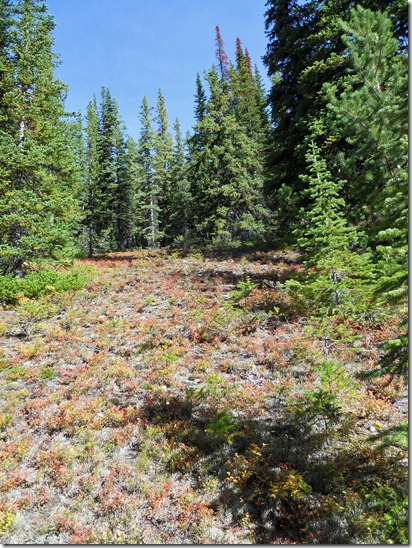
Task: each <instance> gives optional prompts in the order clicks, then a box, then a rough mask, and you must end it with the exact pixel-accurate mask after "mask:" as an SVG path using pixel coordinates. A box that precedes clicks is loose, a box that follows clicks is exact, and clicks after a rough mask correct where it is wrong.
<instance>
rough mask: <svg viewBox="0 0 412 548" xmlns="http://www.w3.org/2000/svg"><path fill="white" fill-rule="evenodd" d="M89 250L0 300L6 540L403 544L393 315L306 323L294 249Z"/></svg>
mask: <svg viewBox="0 0 412 548" xmlns="http://www.w3.org/2000/svg"><path fill="white" fill-rule="evenodd" d="M84 262H87V261H84ZM92 263H93V265H94V273H93V275H92V279H91V280H90V283H89V284H88V286H87V287H86V288H84V289H83V290H80V291H77V292H72V293H66V294H65V295H53V296H49V297H46V298H44V299H42V300H40V301H29V300H27V299H21V300H20V303H19V305H18V306H17V307H15V308H9V309H6V308H5V309H3V310H0V334H1V335H2V337H1V354H0V386H1V388H0V406H1V407H0V493H1V495H0V500H1V502H0V532H1V535H2V540H3V541H4V542H5V543H8V544H24V543H35V544H64V543H74V544H76V543H86V544H87V543H100V544H105V543H118V544H122V543H124V544H137V543H151V544H153V543H162V544H168V543H226V544H229V543H240V544H244V543H276V544H281V543H296V542H300V543H332V544H333V543H335V544H338V543H351V542H352V543H365V542H377V543H379V542H386V541H388V540H392V541H393V542H405V538H403V537H402V536H401V535H406V534H407V532H406V531H407V527H406V526H405V519H406V517H405V516H406V500H407V499H405V492H406V488H407V479H406V478H407V461H406V449H407V445H406V441H405V437H406V432H405V427H404V426H403V425H404V423H405V421H406V418H407V408H406V405H405V403H406V400H405V399H402V396H403V391H402V390H403V388H402V386H400V387H397V386H396V385H395V384H394V383H390V384H389V385H387V386H385V381H386V380H387V379H376V380H374V381H367V382H366V381H359V380H357V378H356V373H358V372H360V371H364V370H368V369H373V368H374V366H375V365H376V361H377V359H378V357H379V350H378V346H379V342H380V341H382V340H386V339H387V338H389V337H390V336H391V334H392V332H393V331H394V330H395V326H396V321H395V320H394V321H393V322H391V321H388V320H386V321H385V322H384V323H382V324H378V323H376V322H375V323H373V322H372V321H369V322H368V323H366V322H365V323H362V322H360V321H359V322H357V323H353V324H351V325H348V326H345V329H342V326H339V325H329V326H322V325H319V324H316V319H312V320H311V321H310V322H309V321H308V320H307V319H305V318H302V317H299V316H298V315H297V314H295V313H294V311H293V309H292V308H291V306H290V303H288V301H287V298H286V295H285V294H284V292H282V290H281V289H280V286H279V285H278V284H279V282H282V281H284V280H286V279H287V278H288V276H289V275H290V271H291V270H296V269H298V268H299V262H298V261H297V260H296V257H295V256H294V255H293V254H291V253H289V254H281V253H278V254H276V253H273V252H272V253H263V252H256V253H251V254H249V255H244V256H243V257H241V258H238V259H236V260H234V259H231V258H222V259H216V258H203V257H202V256H201V255H200V254H198V255H194V256H188V257H179V256H178V254H176V253H175V254H169V255H168V254H166V252H158V253H154V252H148V251H142V252H137V253H134V254H128V255H125V254H123V255H121V254H120V255H114V256H111V257H110V256H109V257H106V258H104V259H101V260H96V261H93V262H92ZM399 425H400V426H399ZM388 429H392V430H391V431H390V433H388V434H387V435H386V436H384V435H383V434H385V433H386V432H387V431H388ZM402 524H403V525H402ZM402 527H403V529H402ZM396 535H398V537H396Z"/></svg>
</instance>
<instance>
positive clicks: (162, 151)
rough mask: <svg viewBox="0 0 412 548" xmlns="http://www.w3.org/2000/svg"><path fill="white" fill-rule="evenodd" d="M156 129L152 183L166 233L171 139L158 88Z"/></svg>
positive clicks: (162, 226) (162, 229) (165, 232)
mask: <svg viewBox="0 0 412 548" xmlns="http://www.w3.org/2000/svg"><path fill="white" fill-rule="evenodd" d="M155 123H156V126H157V127H156V131H155V136H154V142H153V154H154V160H153V184H154V187H155V188H158V205H159V223H160V226H161V232H162V234H163V235H164V236H165V235H166V234H167V229H168V225H169V222H170V214H171V207H172V204H171V202H172V197H171V193H172V188H171V184H172V162H173V139H172V136H171V134H170V131H169V119H168V114H167V110H166V103H165V98H164V96H163V93H162V90H160V89H159V92H158V99H157V104H156V116H155Z"/></svg>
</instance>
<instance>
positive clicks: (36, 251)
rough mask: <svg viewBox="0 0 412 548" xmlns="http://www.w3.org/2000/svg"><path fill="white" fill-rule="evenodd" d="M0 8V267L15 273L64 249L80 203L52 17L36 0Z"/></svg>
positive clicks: (64, 89)
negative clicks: (57, 69)
mask: <svg viewBox="0 0 412 548" xmlns="http://www.w3.org/2000/svg"><path fill="white" fill-rule="evenodd" d="M1 11H2V13H1V15H2V20H1V24H0V25H1V29H0V31H1V38H0V39H1V41H2V43H1V48H2V51H1V54H0V55H1V83H0V87H1V89H0V93H1V95H2V105H1V118H2V126H1V130H0V166H1V169H0V187H1V192H0V194H1V197H0V269H1V270H2V271H3V272H5V273H17V272H21V271H24V268H25V265H26V264H27V263H28V262H30V261H32V260H37V259H39V258H42V257H55V258H56V257H59V256H63V255H65V254H66V253H68V249H69V248H70V247H71V243H72V241H73V237H74V233H75V230H76V225H77V221H78V212H79V209H78V204H77V202H76V200H75V198H74V195H73V187H74V186H75V185H76V180H75V178H76V175H75V174H76V169H75V160H74V157H73V150H72V148H71V145H70V143H68V140H67V138H68V131H67V125H66V122H65V120H64V114H65V112H64V99H65V95H66V87H65V86H64V85H63V84H62V83H61V82H60V81H59V80H57V79H56V78H55V77H54V70H55V67H56V63H57V57H56V55H55V54H54V53H53V51H52V47H53V38H52V32H53V28H54V23H53V20H52V18H51V17H50V16H49V15H48V14H47V7H46V5H45V4H44V3H42V2H39V1H37V0H18V1H16V2H15V3H13V4H12V5H11V6H9V5H8V3H7V2H4V1H2V3H1Z"/></svg>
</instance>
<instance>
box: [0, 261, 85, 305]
mask: <svg viewBox="0 0 412 548" xmlns="http://www.w3.org/2000/svg"><path fill="white" fill-rule="evenodd" d="M87 279H88V278H87V275H86V273H85V271H84V269H80V268H75V269H73V270H71V271H70V272H68V273H66V274H64V273H62V272H58V271H57V270H53V269H45V268H44V269H41V270H38V271H35V270H33V271H31V272H29V273H28V274H27V275H26V276H25V277H24V278H16V277H14V276H12V275H11V274H9V275H7V276H0V303H3V304H15V303H16V302H17V301H18V300H19V299H20V298H21V297H26V298H28V299H36V298H38V297H42V296H44V295H49V294H52V293H62V292H64V291H70V290H73V289H80V288H82V287H83V286H84V285H85V284H86V282H87Z"/></svg>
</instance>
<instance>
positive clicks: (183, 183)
mask: <svg viewBox="0 0 412 548" xmlns="http://www.w3.org/2000/svg"><path fill="white" fill-rule="evenodd" d="M173 128H174V132H175V139H174V142H175V147H174V152H173V164H172V169H171V185H170V217H169V225H168V236H169V239H170V240H171V241H172V242H175V243H181V244H183V246H185V247H186V246H187V245H188V243H189V235H190V228H191V212H192V207H193V203H192V195H191V192H190V183H189V180H188V178H187V171H186V158H185V150H184V149H185V144H184V142H183V138H182V134H181V128H180V123H179V120H178V119H177V118H176V120H175V123H174V126H173Z"/></svg>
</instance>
